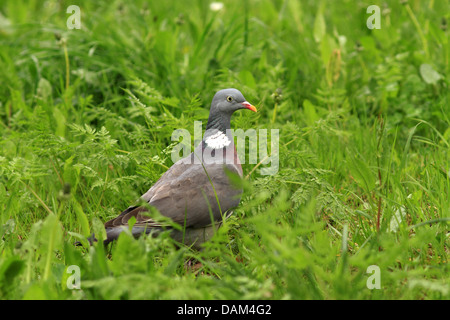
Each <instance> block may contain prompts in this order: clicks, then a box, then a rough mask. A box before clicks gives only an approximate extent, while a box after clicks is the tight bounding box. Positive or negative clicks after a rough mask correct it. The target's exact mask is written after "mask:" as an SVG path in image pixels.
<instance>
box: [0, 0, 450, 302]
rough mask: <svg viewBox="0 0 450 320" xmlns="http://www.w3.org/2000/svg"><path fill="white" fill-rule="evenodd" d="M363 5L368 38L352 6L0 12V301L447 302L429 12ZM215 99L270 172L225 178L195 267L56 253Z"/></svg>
mask: <svg viewBox="0 0 450 320" xmlns="http://www.w3.org/2000/svg"><path fill="white" fill-rule="evenodd" d="M403 2H404V1H403ZM73 4H77V5H79V6H80V8H81V26H82V28H81V29H80V30H76V29H74V30H68V29H67V27H66V20H67V18H68V17H69V16H70V14H67V13H66V8H67V7H68V6H69V5H73ZM370 4H378V5H379V6H380V8H381V29H379V30H376V29H374V30H369V29H368V28H367V27H366V20H367V18H368V17H369V14H367V13H366V8H367V6H368V5H369V4H368V3H366V2H363V1H322V2H320V1H299V2H297V1H281V0H280V1H276V0H273V1H272V0H261V1H252V0H247V1H243V2H242V1H237V0H230V1H226V2H224V8H223V9H222V10H221V11H219V12H213V11H211V10H210V9H209V3H208V2H206V1H200V0H199V1H144V0H138V1H132V2H129V1H120V0H112V1H95V2H93V1H37V0H34V1H32V0H29V1H25V0H4V1H2V2H1V4H0V136H1V139H0V298H1V299H29V298H30V299H38V298H42V299H449V298H450V290H449V288H450V277H449V272H450V270H449V266H448V258H449V242H450V238H449V235H450V233H449V221H450V164H449V159H450V129H449V127H450V126H449V125H450V103H449V92H450V91H449V90H448V84H449V55H450V53H449V43H448V39H449V30H448V20H449V18H450V17H449V12H450V10H449V6H448V3H447V2H446V1H440V0H439V1H438V0H435V1H427V2H425V1H419V0H409V1H407V2H404V3H402V1H383V2H380V1H373V3H370ZM227 87H235V88H238V89H240V90H241V91H242V92H243V93H244V95H245V97H246V98H247V100H248V101H250V102H251V103H253V104H254V105H256V106H257V108H258V110H259V112H258V113H257V114H253V113H250V112H240V113H238V114H236V115H234V116H233V119H232V128H235V129H237V128H242V129H245V130H246V129H249V128H256V129H279V130H280V147H279V150H280V170H279V172H278V173H277V174H276V175H273V176H263V175H261V173H260V169H261V168H260V167H258V168H256V169H255V170H254V168H255V164H245V165H243V169H244V176H246V175H249V176H248V179H247V180H246V181H244V187H245V194H244V196H243V199H242V201H241V205H240V206H239V208H238V209H237V210H235V213H234V215H233V216H232V217H231V218H230V219H229V220H228V221H227V222H226V224H225V225H224V227H223V228H221V229H220V230H219V232H218V233H217V234H216V235H215V237H214V238H213V240H212V241H210V242H209V243H207V244H206V245H205V248H204V250H203V251H201V252H196V251H194V250H191V249H189V248H186V247H182V248H181V249H177V247H176V245H175V243H174V242H173V241H172V240H171V238H170V237H169V236H168V234H167V233H164V234H162V235H161V236H160V237H158V238H147V237H143V238H140V239H137V240H136V239H133V238H131V237H130V236H128V235H127V234H124V235H123V236H121V237H120V239H119V240H118V241H117V243H115V244H114V245H113V246H112V247H108V248H106V250H105V249H104V248H103V247H102V246H101V245H95V246H94V247H91V248H88V249H85V248H81V247H75V246H73V243H74V242H75V241H77V240H79V239H84V237H85V236H87V235H89V234H91V233H92V232H95V233H96V234H101V231H102V223H103V222H105V221H106V220H108V219H110V218H112V217H115V216H116V215H117V214H118V213H120V211H121V210H123V209H125V208H126V207H128V206H129V205H130V204H132V203H134V201H135V200H136V199H137V198H138V197H139V196H140V195H141V194H142V193H143V192H145V191H146V190H147V189H148V188H149V187H150V186H151V185H152V184H153V183H154V182H155V181H156V180H157V179H158V178H159V177H160V176H161V174H162V173H163V172H165V171H166V170H167V168H168V167H170V166H171V165H172V162H171V158H170V151H171V150H172V148H173V146H174V143H173V142H172V141H171V140H170V137H171V134H172V132H173V130H174V129H178V128H184V129H188V130H189V131H190V132H192V133H193V129H194V123H193V122H194V121H195V120H202V121H203V126H205V125H206V121H207V116H208V112H209V104H210V101H211V99H212V96H213V95H214V93H215V92H216V91H217V90H219V89H223V88H227ZM70 265H77V266H79V267H80V272H81V290H69V289H67V287H66V281H67V279H68V277H69V276H70V275H71V274H69V273H67V272H66V270H67V268H68V267H69V266H70ZM371 265H376V266H378V267H379V268H380V282H381V289H373V290H370V289H368V288H367V286H366V282H367V281H368V279H369V276H370V275H371V274H370V273H367V268H368V267H369V266H371Z"/></svg>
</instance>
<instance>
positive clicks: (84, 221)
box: [73, 200, 91, 236]
mask: <svg viewBox="0 0 450 320" xmlns="http://www.w3.org/2000/svg"><path fill="white" fill-rule="evenodd" d="M73 208H74V210H75V213H76V215H77V220H78V223H79V224H80V227H81V232H82V234H83V235H84V236H90V234H91V229H90V228H89V220H88V218H87V217H86V214H85V213H84V211H83V208H82V207H81V205H80V204H79V203H78V202H77V201H76V200H74V201H73Z"/></svg>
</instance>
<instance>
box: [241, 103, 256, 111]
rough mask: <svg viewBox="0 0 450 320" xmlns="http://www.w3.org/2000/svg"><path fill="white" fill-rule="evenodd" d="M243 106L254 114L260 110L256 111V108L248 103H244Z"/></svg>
mask: <svg viewBox="0 0 450 320" xmlns="http://www.w3.org/2000/svg"><path fill="white" fill-rule="evenodd" d="M241 104H242V105H243V106H244V107H245V108H246V109H248V110H252V111H253V112H258V110H256V108H255V106H253V105H251V104H250V103H248V102H247V101H244V102H242V103H241Z"/></svg>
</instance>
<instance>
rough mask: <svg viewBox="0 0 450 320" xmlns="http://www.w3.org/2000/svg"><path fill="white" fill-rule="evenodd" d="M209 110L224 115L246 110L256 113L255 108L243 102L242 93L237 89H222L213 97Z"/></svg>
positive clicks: (245, 101)
mask: <svg viewBox="0 0 450 320" xmlns="http://www.w3.org/2000/svg"><path fill="white" fill-rule="evenodd" d="M213 108H214V109H215V110H211V111H214V112H220V113H224V114H232V113H233V112H235V111H236V110H239V109H248V110H251V111H253V112H257V110H256V108H255V107H254V106H253V105H251V104H250V103H249V102H247V100H245V98H244V96H243V95H242V93H241V92H240V91H239V90H237V89H233V88H230V89H224V90H220V91H219V92H217V93H216V94H215V95H214V98H213V100H212V103H211V109H213Z"/></svg>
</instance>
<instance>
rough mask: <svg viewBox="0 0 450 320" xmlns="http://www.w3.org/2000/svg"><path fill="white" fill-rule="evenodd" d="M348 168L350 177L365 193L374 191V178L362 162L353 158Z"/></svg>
mask: <svg viewBox="0 0 450 320" xmlns="http://www.w3.org/2000/svg"><path fill="white" fill-rule="evenodd" d="M349 168H350V173H351V175H352V176H353V178H354V179H355V180H356V183H357V184H358V185H359V186H360V187H361V188H363V189H364V190H366V191H367V192H370V191H372V190H373V189H375V176H374V175H373V173H372V172H371V171H370V169H369V167H368V166H367V164H366V163H365V162H364V161H362V160H359V159H356V158H353V159H352V160H351V161H350V162H349Z"/></svg>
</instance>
